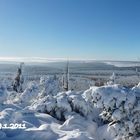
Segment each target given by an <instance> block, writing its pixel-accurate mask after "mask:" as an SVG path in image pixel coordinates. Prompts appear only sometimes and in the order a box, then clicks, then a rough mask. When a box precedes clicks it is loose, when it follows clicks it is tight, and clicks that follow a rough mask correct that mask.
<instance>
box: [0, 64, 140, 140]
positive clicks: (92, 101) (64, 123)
mask: <svg viewBox="0 0 140 140" xmlns="http://www.w3.org/2000/svg"><path fill="white" fill-rule="evenodd" d="M17 64H18V63H16V64H8V65H7V64H1V67H0V123H1V124H2V125H4V124H7V125H9V124H11V123H14V124H16V123H18V124H25V126H26V128H25V129H13V130H12V129H4V128H2V129H1V130H0V140H25V139H28V140H140V84H138V82H139V76H138V75H136V72H135V67H130V68H128V67H126V68H119V69H117V68H116V67H114V66H112V65H106V64H103V63H101V62H99V63H96V64H95V63H94V64H93V63H89V62H88V63H87V62H82V63H79V62H78V63H77V62H73V63H72V65H71V66H70V76H71V77H70V81H71V83H72V84H73V85H72V86H73V87H74V88H73V90H72V91H68V92H64V91H62V89H61V76H62V75H63V74H64V70H65V64H66V63H64V62H63V63H59V64H58V63H53V64H51V65H50V64H49V65H48V64H39V65H36V64H32V65H28V64H26V65H25V66H26V67H25V69H24V77H25V81H26V82H25V85H24V91H23V92H22V93H17V92H15V91H13V90H12V89H11V87H10V85H11V82H12V80H13V77H14V75H15V73H16V69H17V66H18V65H17ZM44 65H45V66H44ZM114 68H115V69H114ZM114 71H115V74H116V75H117V74H118V73H120V74H122V75H124V76H118V75H117V76H118V79H116V83H118V81H119V80H120V79H119V78H120V77H121V80H122V79H123V80H122V81H123V82H128V83H130V81H129V80H128V79H127V80H126V79H124V78H126V77H127V78H128V77H129V79H131V80H133V81H134V82H135V84H134V85H136V84H137V85H136V86H133V87H129V88H128V87H124V86H123V84H111V85H106V86H101V87H97V86H94V81H92V79H90V78H91V77H92V76H93V79H94V78H95V77H96V75H97V76H98V78H99V77H100V76H102V77H106V79H109V77H110V76H111V74H112V72H114ZM54 74H56V75H57V76H56V77H55V76H53V75H54ZM41 77H42V78H41ZM75 79H76V80H75ZM136 79H137V80H136ZM94 80H95V79H94ZM92 82H93V83H92ZM100 82H101V81H100Z"/></svg>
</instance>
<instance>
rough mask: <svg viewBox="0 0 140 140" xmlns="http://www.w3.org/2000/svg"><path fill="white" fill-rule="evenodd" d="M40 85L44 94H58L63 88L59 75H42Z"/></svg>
mask: <svg viewBox="0 0 140 140" xmlns="http://www.w3.org/2000/svg"><path fill="white" fill-rule="evenodd" d="M40 86H41V87H42V92H41V95H42V96H47V95H56V94H57V93H58V92H60V89H61V87H60V81H59V79H58V77H57V76H47V77H41V79H40Z"/></svg>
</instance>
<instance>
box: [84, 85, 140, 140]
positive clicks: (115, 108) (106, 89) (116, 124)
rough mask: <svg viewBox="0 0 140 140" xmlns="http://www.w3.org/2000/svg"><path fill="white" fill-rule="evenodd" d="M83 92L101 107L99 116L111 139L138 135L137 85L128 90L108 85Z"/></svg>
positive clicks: (126, 138)
mask: <svg viewBox="0 0 140 140" xmlns="http://www.w3.org/2000/svg"><path fill="white" fill-rule="evenodd" d="M84 94H85V95H87V96H86V98H87V99H88V100H92V102H93V103H94V106H96V107H97V108H100V109H101V113H100V117H101V118H102V120H103V123H104V124H108V131H109V132H110V133H111V134H112V138H113V139H114V138H115V137H116V138H117V139H122V140H128V139H134V138H136V137H138V136H139V135H140V98H139V96H140V88H139V87H134V88H133V89H130V90H128V89H126V88H124V87H121V86H120V85H110V86H103V87H99V88H91V89H89V90H88V91H86V92H85V93H84Z"/></svg>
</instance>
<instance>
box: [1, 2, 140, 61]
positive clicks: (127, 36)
mask: <svg viewBox="0 0 140 140" xmlns="http://www.w3.org/2000/svg"><path fill="white" fill-rule="evenodd" d="M139 7H140V0H0V57H46V58H69V59H97V60H137V59H139V58H140V56H139V55H140V8H139Z"/></svg>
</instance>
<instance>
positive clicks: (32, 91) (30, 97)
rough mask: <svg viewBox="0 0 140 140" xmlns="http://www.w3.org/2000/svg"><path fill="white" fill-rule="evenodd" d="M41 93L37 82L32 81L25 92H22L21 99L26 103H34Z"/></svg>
mask: <svg viewBox="0 0 140 140" xmlns="http://www.w3.org/2000/svg"><path fill="white" fill-rule="evenodd" d="M38 94H39V87H38V85H37V83H36V82H31V83H30V84H29V85H28V87H27V88H26V89H25V91H24V92H23V93H21V95H20V97H19V100H20V102H21V103H24V104H26V105H28V104H30V103H32V102H33V101H34V100H35V99H36V97H37V96H38Z"/></svg>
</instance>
